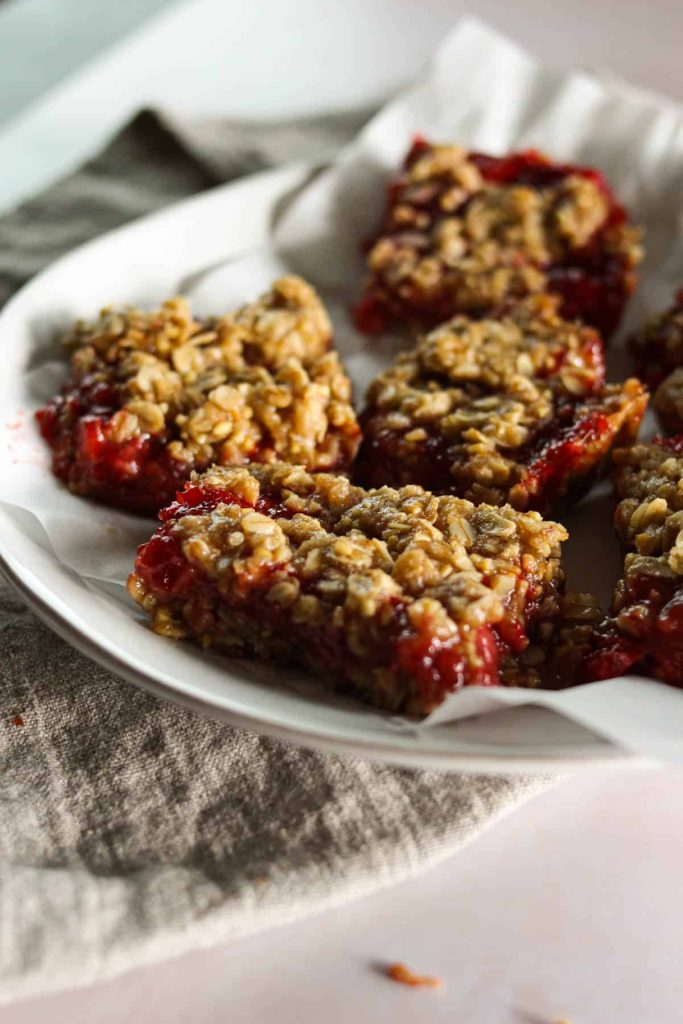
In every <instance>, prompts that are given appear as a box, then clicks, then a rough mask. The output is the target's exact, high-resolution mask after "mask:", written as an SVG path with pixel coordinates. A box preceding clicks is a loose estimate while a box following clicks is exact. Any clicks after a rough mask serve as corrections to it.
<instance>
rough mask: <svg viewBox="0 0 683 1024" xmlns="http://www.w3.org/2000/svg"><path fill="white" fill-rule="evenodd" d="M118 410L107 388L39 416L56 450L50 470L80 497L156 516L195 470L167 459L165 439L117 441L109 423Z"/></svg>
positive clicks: (73, 392)
mask: <svg viewBox="0 0 683 1024" xmlns="http://www.w3.org/2000/svg"><path fill="white" fill-rule="evenodd" d="M119 407H120V400H119V396H118V395H117V393H116V390H115V389H114V388H113V387H111V386H110V385H109V384H106V383H102V382H99V381H97V382H94V383H93V382H90V381H88V380H87V379H86V380H85V381H83V382H82V383H81V384H78V385H74V386H72V387H70V388H68V389H67V390H66V391H65V392H64V394H63V395H59V396H58V397H57V398H53V399H52V400H51V401H50V402H48V403H47V405H45V406H44V407H43V408H42V409H39V410H38V412H37V413H36V419H37V421H38V425H39V428H40V432H41V434H42V436H43V437H44V438H45V440H46V441H47V443H48V444H49V445H50V447H51V448H52V469H53V472H54V474H55V476H56V477H58V479H60V480H63V481H64V482H65V483H66V484H68V486H69V487H70V488H71V490H73V491H74V492H75V493H76V494H86V495H88V496H90V497H93V498H95V499H96V500H98V501H102V502H105V503H107V504H110V505H115V506H118V507H120V508H125V509H128V510H129V511H132V512H138V513H142V514H155V513H156V511H157V510H158V509H159V507H160V506H161V505H163V504H166V503H167V502H168V501H170V500H171V499H172V497H173V495H174V494H175V492H176V491H177V489H178V488H179V487H181V486H182V484H183V483H184V481H185V480H186V479H187V477H188V475H189V473H190V471H191V468H192V467H191V466H188V465H187V463H184V462H178V461H176V460H174V459H172V458H170V456H169V455H168V452H167V450H166V447H165V443H164V438H162V437H157V436H152V435H151V434H140V435H136V436H134V437H131V438H129V439H128V440H118V439H117V438H116V437H115V432H114V428H113V426H112V421H111V417H112V416H113V414H114V413H115V412H116V411H117V409H118V408H119Z"/></svg>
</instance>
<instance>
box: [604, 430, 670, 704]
mask: <svg viewBox="0 0 683 1024" xmlns="http://www.w3.org/2000/svg"><path fill="white" fill-rule="evenodd" d="M614 461H615V465H616V472H615V476H614V485H615V490H616V494H617V498H618V499H619V503H618V505H617V510H616V515H615V523H616V527H617V531H618V533H619V535H620V537H621V539H622V541H623V544H624V547H625V550H626V558H625V562H624V575H623V577H622V579H621V580H619V582H618V583H617V586H616V590H615V594H614V602H613V609H612V616H611V618H610V620H609V621H608V623H607V625H606V626H605V627H604V629H603V630H602V635H601V636H600V638H599V641H598V643H597V645H596V649H595V651H594V652H593V654H592V655H591V656H590V657H589V659H588V668H587V675H588V678H591V679H608V678H610V677H612V676H618V675H621V674H622V673H624V672H628V671H629V670H631V669H633V670H634V671H640V672H645V673H647V674H649V675H653V676H655V677H657V678H658V679H662V680H664V681H665V682H668V683H677V684H678V685H683V437H677V438H669V439H663V438H659V439H657V440H655V442H654V443H653V444H639V445H635V446H634V447H632V448H627V449H624V450H621V451H616V452H615V453H614Z"/></svg>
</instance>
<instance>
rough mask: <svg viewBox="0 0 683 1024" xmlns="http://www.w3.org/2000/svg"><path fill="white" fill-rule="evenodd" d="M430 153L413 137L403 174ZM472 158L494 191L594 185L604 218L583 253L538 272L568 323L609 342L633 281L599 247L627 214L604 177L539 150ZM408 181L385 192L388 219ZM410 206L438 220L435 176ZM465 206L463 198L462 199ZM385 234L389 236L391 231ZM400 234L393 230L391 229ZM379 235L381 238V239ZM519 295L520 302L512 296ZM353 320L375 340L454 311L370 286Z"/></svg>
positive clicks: (444, 300)
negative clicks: (574, 182) (403, 324)
mask: <svg viewBox="0 0 683 1024" xmlns="http://www.w3.org/2000/svg"><path fill="white" fill-rule="evenodd" d="M429 149H430V145H429V143H428V142H427V141H426V140H425V139H424V138H423V137H422V136H415V138H414V141H413V144H412V147H411V149H410V151H409V153H408V156H407V157H406V160H405V168H406V170H408V169H409V168H410V167H411V166H412V164H413V163H415V161H416V160H418V159H419V158H420V157H421V156H422V155H423V154H424V153H425V152H427V151H428V150H429ZM470 159H471V160H472V162H473V163H475V164H476V166H477V167H478V168H479V170H480V172H481V174H482V176H483V177H484V178H485V179H486V180H487V181H489V182H494V183H496V184H499V185H511V184H523V185H528V186H530V187H532V188H543V187H547V186H549V185H552V184H554V183H555V182H557V181H560V180H561V179H562V178H564V177H566V176H568V175H578V176H580V177H583V178H587V179H589V180H590V181H592V182H594V183H595V184H596V185H597V186H598V188H599V189H600V191H601V192H602V193H603V195H604V196H605V197H606V199H607V201H608V212H607V216H606V218H605V222H604V223H603V225H602V226H601V227H600V228H599V229H598V230H597V231H596V233H595V235H594V236H593V238H592V239H591V240H590V241H589V243H588V244H587V245H585V246H584V247H582V248H581V249H576V250H574V251H573V252H571V253H570V254H568V255H567V258H566V259H565V260H562V261H559V262H557V263H554V264H550V265H549V266H547V267H545V268H544V269H545V270H546V271H547V274H548V287H549V290H550V291H552V292H554V293H555V294H559V295H560V296H561V298H562V305H561V310H560V312H561V313H562V315H563V316H564V317H566V318H567V319H570V320H571V319H579V320H583V321H584V322H586V323H589V324H592V325H593V326H594V327H596V328H598V330H600V332H601V333H602V334H603V335H604V336H605V337H609V336H610V335H611V334H613V333H614V331H615V330H616V328H617V326H618V324H619V321H620V319H621V314H622V312H623V308H624V305H625V302H626V299H627V298H628V297H629V295H630V294H631V292H632V291H633V288H634V287H635V276H634V272H633V270H632V269H631V268H630V267H628V266H627V264H626V261H625V259H624V258H623V257H621V256H619V255H618V254H616V255H615V254H612V253H610V252H609V250H608V248H607V247H606V246H605V244H604V237H605V234H606V233H607V232H609V231H610V230H612V229H614V228H616V227H619V226H621V225H623V224H624V223H625V222H626V219H627V217H626V210H625V208H624V206H622V205H621V204H620V203H619V202H618V201H617V200H616V198H615V196H614V193H613V192H612V190H611V189H610V187H609V185H608V184H607V182H606V180H605V178H604V177H603V175H602V174H601V173H600V172H599V171H598V170H596V169H595V168H591V167H583V166H579V165H576V164H557V163H553V162H552V161H551V160H549V159H548V157H546V156H544V154H542V153H540V152H538V150H534V149H528V150H524V151H522V152H519V153H511V154H509V155H508V156H504V157H495V156H489V155H488V154H486V153H476V152H474V153H470ZM405 187H406V182H405V181H403V180H401V179H398V180H396V181H394V182H392V183H391V184H390V185H389V188H388V209H387V213H388V215H390V214H391V211H392V207H393V206H394V205H395V204H396V203H397V202H398V201H399V200H400V198H401V196H402V193H403V190H404V188H405ZM410 188H411V192H410V200H409V201H410V203H411V205H414V206H418V207H419V208H420V209H421V210H423V211H424V212H426V213H428V214H431V216H432V217H433V218H434V219H435V220H438V219H440V218H441V217H442V216H443V213H442V211H441V209H440V207H439V203H438V197H439V193H440V187H439V179H438V177H437V178H436V179H435V180H434V181H430V182H425V184H424V186H423V187H422V189H421V190H419V189H418V188H416V187H415V186H413V185H411V186H410ZM464 203H467V200H465V201H464ZM388 230H389V233H392V228H391V227H390V228H389V229H388ZM396 230H397V231H398V229H396ZM382 233H384V232H380V234H382ZM517 297H520V296H517ZM353 312H354V322H355V324H356V327H357V328H358V330H359V331H362V332H363V333H366V334H379V333H381V332H382V331H383V330H385V329H386V328H387V327H388V326H389V325H390V323H391V321H392V320H394V319H396V318H398V319H400V318H401V316H402V315H403V316H405V315H408V316H409V317H411V318H413V319H415V320H418V321H420V322H422V323H423V324H424V325H426V326H429V325H433V324H436V323H439V322H441V321H443V320H445V319H447V318H448V317H449V316H452V315H453V314H454V313H456V312H457V309H455V308H454V307H453V306H452V303H450V302H449V300H448V297H447V296H444V297H441V298H437V300H436V301H435V302H434V303H433V304H432V303H431V302H430V306H429V308H426V305H425V302H424V299H423V298H422V297H421V296H419V295H417V294H416V295H415V296H414V297H411V296H410V295H409V294H404V295H402V296H401V298H400V300H398V301H396V300H394V299H393V298H392V297H391V296H389V295H387V294H385V293H384V290H383V288H382V287H381V285H378V286H373V285H372V284H371V285H370V287H369V289H368V291H367V292H366V294H365V295H364V296H363V297H362V298H361V300H360V301H359V303H358V304H357V305H356V306H355V307H354V311H353Z"/></svg>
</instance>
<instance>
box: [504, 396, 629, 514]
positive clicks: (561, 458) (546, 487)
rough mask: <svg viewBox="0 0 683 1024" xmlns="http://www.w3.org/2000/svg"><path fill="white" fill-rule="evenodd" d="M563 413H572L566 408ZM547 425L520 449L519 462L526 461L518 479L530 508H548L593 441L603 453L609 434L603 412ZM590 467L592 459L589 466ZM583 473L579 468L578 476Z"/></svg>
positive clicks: (590, 413) (573, 477)
mask: <svg viewBox="0 0 683 1024" xmlns="http://www.w3.org/2000/svg"><path fill="white" fill-rule="evenodd" d="M565 415H573V410H571V409H568V410H567V413H565ZM563 418H564V417H562V416H561V417H559V418H558V419H557V420H555V421H553V422H552V423H550V424H548V426H547V427H546V428H545V429H544V430H542V431H540V432H539V433H538V434H537V436H536V437H535V438H534V440H533V441H532V443H531V445H530V446H529V447H527V448H525V449H520V450H519V455H518V461H520V462H523V463H525V464H526V469H525V471H524V474H523V476H522V479H521V481H520V484H521V486H522V488H524V490H525V491H526V492H527V493H528V495H529V508H532V509H536V510H537V511H539V512H542V511H544V510H547V509H548V508H549V507H550V506H551V505H552V504H553V502H555V501H556V500H557V499H558V498H559V497H561V496H562V495H563V494H564V492H565V491H566V490H567V485H568V484H569V483H570V482H571V483H574V482H575V481H576V479H577V476H578V474H577V470H578V469H579V468H581V467H583V466H584V464H585V462H586V452H587V450H588V449H589V448H590V446H592V445H595V444H596V442H597V443H598V445H600V452H602V441H603V439H605V438H607V437H609V436H610V435H611V433H612V429H611V426H610V422H609V419H608V418H607V416H605V414H604V413H602V412H598V411H597V410H596V411H592V412H589V413H587V414H586V415H583V416H581V418H580V419H578V420H574V419H572V420H571V421H570V422H569V423H566V424H565V425H563V423H562V419H563ZM588 468H590V469H592V468H593V460H591V464H590V466H589V467H588ZM584 473H585V469H582V471H581V474H580V475H581V476H583V475H584Z"/></svg>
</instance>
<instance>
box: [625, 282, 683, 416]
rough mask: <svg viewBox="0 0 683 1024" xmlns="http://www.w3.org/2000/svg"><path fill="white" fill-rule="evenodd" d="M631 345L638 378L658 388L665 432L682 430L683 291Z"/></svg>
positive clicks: (656, 404)
mask: <svg viewBox="0 0 683 1024" xmlns="http://www.w3.org/2000/svg"><path fill="white" fill-rule="evenodd" d="M629 345H630V348H631V351H632V353H633V355H634V356H635V359H636V364H637V369H636V372H637V373H638V376H639V377H640V378H641V379H642V380H644V381H645V382H646V384H647V385H648V387H650V388H653V389H654V388H656V389H657V390H656V391H655V394H654V399H653V402H652V405H653V408H654V410H655V412H656V413H657V416H658V418H659V421H660V423H661V424H662V427H663V428H664V430H666V431H668V432H669V433H672V434H678V433H680V432H682V431H683V289H681V291H679V292H678V294H677V295H676V296H675V298H674V302H673V305H672V306H671V307H670V308H669V309H667V310H666V311H665V312H664V313H660V314H659V316H656V317H654V318H653V319H652V320H651V321H650V322H649V323H648V324H646V325H645V327H644V328H643V329H642V330H641V331H638V332H636V333H635V334H634V335H633V336H632V337H631V338H630V339H629Z"/></svg>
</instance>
